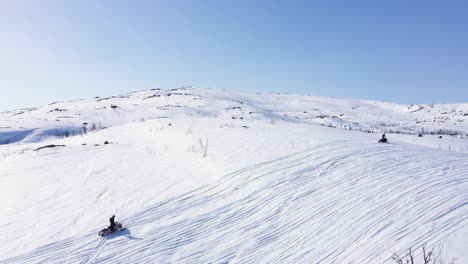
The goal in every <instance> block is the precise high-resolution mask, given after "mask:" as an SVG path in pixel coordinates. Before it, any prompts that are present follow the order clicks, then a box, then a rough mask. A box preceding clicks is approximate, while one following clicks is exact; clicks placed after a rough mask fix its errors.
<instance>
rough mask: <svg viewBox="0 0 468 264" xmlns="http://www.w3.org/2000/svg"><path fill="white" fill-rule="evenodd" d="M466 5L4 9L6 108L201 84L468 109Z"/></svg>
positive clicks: (0, 30) (170, 0)
mask: <svg viewBox="0 0 468 264" xmlns="http://www.w3.org/2000/svg"><path fill="white" fill-rule="evenodd" d="M467 14H468V1H457V0H451V1H442V0H440V1H431V0H425V1H418V0H411V1H407V0H405V1H400V0H395V1H373V0H372V1H344V0H341V1H334V0H326V1H325V0H324V1H286V0H285V1H275V0H264V1H263V0H262V1H254V0H252V1H245V0H192V1H189V0H186V1H179V0H149V1H143V0H139V1H132V0H128V1H118V0H30V1H25V0H14V1H8V0H0V92H1V95H0V110H7V109H12V108H19V107H26V106H35V105H42V104H46V103H49V102H52V101H58V100H69V99H79V98H84V97H93V96H103V95H114V94H119V93H125V92H129V91H134V90H141V89H149V88H156V87H160V88H176V87H180V86H187V85H194V86H200V87H209V88H222V89H232V90H240V91H251V92H273V93H275V92H283V93H304V94H313V95H322V96H332V97H342V98H363V99H373V100H385V101H394V102H401V103H438V102H440V103H443V102H468V15H467Z"/></svg>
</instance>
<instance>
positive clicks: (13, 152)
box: [0, 88, 468, 263]
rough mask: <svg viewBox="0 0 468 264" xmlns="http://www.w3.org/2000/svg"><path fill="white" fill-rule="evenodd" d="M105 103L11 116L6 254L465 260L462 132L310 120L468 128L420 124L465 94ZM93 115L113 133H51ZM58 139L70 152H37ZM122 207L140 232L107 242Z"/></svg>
mask: <svg viewBox="0 0 468 264" xmlns="http://www.w3.org/2000/svg"><path fill="white" fill-rule="evenodd" d="M168 94H171V95H170V96H167V95H168ZM155 95H160V96H159V97H158V96H155ZM150 96H154V97H150ZM148 97H150V98H148ZM145 98H148V99H145ZM143 99H145V100H143ZM98 100H99V99H92V100H79V101H74V102H64V103H55V104H53V105H49V106H44V107H39V108H34V109H31V111H28V110H21V111H11V112H6V113H2V114H1V117H0V127H3V128H2V129H1V131H0V135H1V137H0V138H3V139H6V138H8V139H15V140H10V141H9V143H10V144H4V145H0V208H2V211H1V213H0V234H1V236H0V243H1V245H2V247H0V263H392V261H391V260H390V257H391V255H392V254H393V253H402V252H404V251H405V250H407V249H408V248H409V247H413V248H415V249H419V248H420V247H421V246H422V245H424V244H427V245H428V246H429V247H435V248H437V249H438V250H439V251H440V254H441V257H442V258H444V259H445V260H446V261H450V260H452V258H455V259H456V263H468V254H467V252H466V250H464V249H465V248H466V245H467V244H468V228H467V227H468V225H467V224H468V174H467V173H466V171H467V170H468V148H467V146H468V144H467V139H466V138H464V137H462V136H448V135H444V136H443V138H442V139H440V138H438V136H436V135H424V136H423V137H417V136H416V135H403V134H387V137H388V138H389V140H390V144H379V143H377V140H378V139H379V137H380V134H375V133H363V132H361V131H352V130H349V128H348V129H346V127H344V126H337V127H340V128H332V127H326V126H322V125H321V124H323V123H322V122H323V120H324V119H326V120H328V119H327V118H318V119H317V118H315V117H314V118H312V119H309V117H308V116H307V115H306V114H304V115H301V113H302V114H303V112H304V111H305V112H309V111H315V112H320V113H321V114H323V115H330V116H331V114H332V111H333V113H334V115H335V116H336V117H337V118H340V120H338V121H336V122H335V121H333V122H335V123H333V124H338V123H340V124H344V125H345V126H347V125H350V124H351V125H352V124H354V123H359V125H355V127H354V128H355V130H357V128H360V129H361V130H366V129H368V128H371V127H372V126H374V125H375V124H378V123H379V122H381V121H380V119H379V118H378V117H382V118H383V119H385V120H390V119H394V120H393V121H392V122H394V123H392V124H394V125H392V127H394V128H398V127H403V123H404V122H409V121H410V120H413V121H412V123H411V124H410V125H408V126H407V127H410V126H411V127H413V126H414V127H417V128H416V130H415V131H416V133H417V132H419V131H420V130H419V129H420V128H424V130H426V131H431V130H435V129H439V128H441V127H443V128H444V129H448V130H458V131H463V133H466V131H468V129H466V127H465V126H463V125H466V124H465V123H463V122H459V125H454V124H453V123H451V122H455V121H453V120H452V119H450V120H447V121H446V122H444V123H438V124H433V123H431V124H428V122H420V123H416V122H415V121H414V120H415V118H417V119H418V120H432V119H433V118H434V116H438V115H439V114H438V113H439V112H445V111H448V112H450V111H451V110H446V109H455V111H457V113H458V111H465V110H468V108H467V107H466V104H456V105H434V106H432V107H431V106H424V108H423V109H421V110H418V111H416V112H414V111H415V109H416V110H417V109H420V107H419V108H415V107H416V106H412V107H409V108H408V106H401V105H398V104H393V103H383V102H369V101H362V100H349V99H333V98H321V97H313V96H305V95H265V94H263V95H262V94H247V93H238V92H229V91H220V90H208V89H196V88H187V89H178V90H172V91H166V90H152V91H141V92H135V93H131V94H128V95H123V96H117V97H114V98H110V99H106V100H100V101H98ZM241 102H242V103H241ZM111 104H112V105H117V106H118V107H117V108H110V107H109V106H110V105H111ZM104 106H106V107H107V108H106V109H99V110H98V109H97V108H100V107H104ZM353 108H354V109H353ZM428 108H429V110H431V112H427V111H428ZM55 109H59V110H60V109H62V111H59V110H57V111H56V110H55ZM63 109H67V110H63ZM311 109H320V110H311ZM51 110H54V111H52V112H50V111H51ZM439 110H440V111H439ZM19 112H23V114H19V115H18V114H17V113H19ZM56 112H57V113H56ZM64 112H67V113H66V115H69V116H71V118H66V119H59V120H61V121H54V120H56V119H58V117H57V116H56V115H62V116H64ZM250 112H252V113H251V114H249V113H250ZM315 112H314V113H315ZM436 113H437V114H436ZM14 114H16V115H14ZM340 114H343V116H341V117H339V115H340ZM413 115H414V116H413ZM441 115H442V114H441ZM233 117H234V119H233ZM241 117H242V119H241ZM296 117H297V118H296ZM400 117H401V118H400ZM20 118H21V119H20ZM457 118H463V115H461V117H457ZM45 119H47V120H45ZM333 119H336V118H330V119H329V120H333ZM465 119H466V117H465ZM457 120H458V119H457ZM83 122H87V123H88V124H92V123H96V124H97V123H101V124H102V126H103V127H107V128H105V129H100V130H95V131H91V132H89V133H87V134H86V135H78V136H73V137H68V138H62V139H59V138H56V137H55V136H54V135H55V134H54V132H53V131H55V130H56V129H57V128H60V129H62V128H67V129H78V130H79V129H80V127H81V126H82V123H83ZM330 122H332V121H330ZM385 122H387V121H385ZM456 122H458V121H456ZM465 122H468V121H465ZM388 124H389V125H390V123H388ZM326 125H327V126H328V125H329V124H326ZM7 127H8V128H7ZM386 127H389V126H386ZM343 128H345V129H343ZM455 128H456V129H455ZM375 129H377V128H375ZM379 129H382V127H380V128H379ZM78 130H77V131H78ZM403 130H405V129H402V131H403ZM18 131H24V132H21V133H23V134H21V133H20V132H18ZM405 131H406V130H405ZM376 132H380V131H376ZM12 133H13V134H14V133H16V134H14V135H15V137H13V136H12V135H13V134H12ZM24 134H27V135H24ZM20 135H21V136H20ZM39 135H42V136H39ZM44 135H48V136H44ZM105 141H108V142H109V143H110V144H104V142H105ZM15 142H16V143H15ZM49 144H56V145H59V144H60V145H65V147H56V148H45V149H41V150H38V151H34V149H37V148H38V147H41V146H45V145H49ZM84 144H85V145H84ZM205 152H206V153H205ZM112 214H115V215H116V221H119V222H122V223H124V224H125V225H126V226H127V227H128V229H127V230H125V231H122V232H120V233H115V234H112V235H110V236H108V237H106V238H101V237H99V236H98V235H97V233H98V232H99V231H100V230H101V229H102V228H103V227H105V226H107V225H108V218H109V217H110V216H111V215H112ZM417 252H418V253H419V251H417Z"/></svg>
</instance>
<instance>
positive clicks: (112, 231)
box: [99, 222, 125, 237]
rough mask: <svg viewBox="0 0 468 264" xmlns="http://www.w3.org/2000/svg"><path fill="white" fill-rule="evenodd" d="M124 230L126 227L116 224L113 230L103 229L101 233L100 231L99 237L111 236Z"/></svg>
mask: <svg viewBox="0 0 468 264" xmlns="http://www.w3.org/2000/svg"><path fill="white" fill-rule="evenodd" d="M122 230H125V227H124V226H123V225H122V224H121V223H119V222H115V226H114V228H113V229H110V227H106V228H104V229H102V230H101V231H99V236H102V237H105V236H107V235H110V234H112V233H115V232H119V231H122Z"/></svg>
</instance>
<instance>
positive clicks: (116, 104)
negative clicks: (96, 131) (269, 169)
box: [0, 87, 468, 144]
mask: <svg viewBox="0 0 468 264" xmlns="http://www.w3.org/2000/svg"><path fill="white" fill-rule="evenodd" d="M168 117H171V118H178V117H223V118H227V119H229V118H231V119H242V120H249V121H252V120H264V121H268V122H281V121H285V122H292V123H307V124H316V125H323V126H330V127H338V128H344V129H348V130H360V131H365V132H377V133H381V132H388V133H403V134H419V133H421V134H441V135H447V134H461V135H466V134H468V104H466V103H465V104H435V105H434V104H430V105H409V106H408V105H400V104H395V103H387V102H377V101H366V100H355V99H335V98H327V97H317V96H307V95H288V94H249V93H241V92H230V91H223V90H213V89H200V88H192V87H185V88H179V89H172V90H161V89H152V90H146V91H137V92H132V93H128V94H125V95H120V96H112V97H104V98H100V97H96V98H93V99H87V100H78V101H71V102H55V103H52V104H49V105H46V106H42V107H38V108H29V109H22V110H14V111H7V112H2V113H0V135H2V134H3V136H0V144H6V143H13V142H17V141H22V140H25V139H26V140H28V141H33V142H34V141H40V140H42V138H44V137H47V136H50V135H51V134H53V133H57V132H56V131H50V129H65V130H67V129H68V130H72V131H76V130H79V129H80V128H81V126H82V124H83V123H88V124H94V125H95V126H103V127H109V126H114V125H122V124H125V123H129V122H135V121H139V120H142V119H155V118H168ZM7 133H8V134H7Z"/></svg>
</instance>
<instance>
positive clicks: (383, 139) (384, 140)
mask: <svg viewBox="0 0 468 264" xmlns="http://www.w3.org/2000/svg"><path fill="white" fill-rule="evenodd" d="M379 143H388V140H387V137H386V136H385V134H383V135H382V138H381V139H380V140H379Z"/></svg>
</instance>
